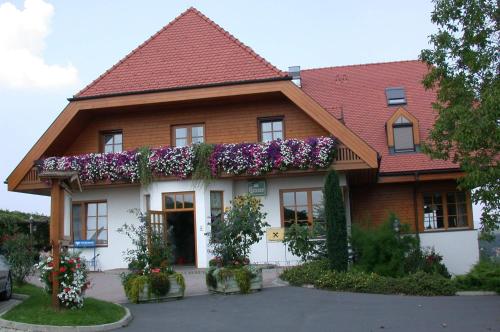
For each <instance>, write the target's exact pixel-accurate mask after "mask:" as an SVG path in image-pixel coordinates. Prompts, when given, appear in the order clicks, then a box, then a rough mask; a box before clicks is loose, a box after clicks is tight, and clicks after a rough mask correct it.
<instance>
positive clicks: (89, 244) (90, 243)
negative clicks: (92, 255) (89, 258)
mask: <svg viewBox="0 0 500 332" xmlns="http://www.w3.org/2000/svg"><path fill="white" fill-rule="evenodd" d="M73 247H75V248H95V241H94V240H75V242H74V243H73Z"/></svg>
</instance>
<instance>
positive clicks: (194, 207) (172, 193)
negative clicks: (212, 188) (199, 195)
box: [161, 191, 196, 224]
mask: <svg viewBox="0 0 500 332" xmlns="http://www.w3.org/2000/svg"><path fill="white" fill-rule="evenodd" d="M186 194H190V195H192V196H193V207H190V208H186V207H184V195H186ZM169 195H174V208H167V205H166V204H165V202H166V201H165V199H166V197H167V196H169ZM177 196H183V197H182V208H177V207H176V205H177V204H176V202H177V198H176V197H177ZM161 204H162V205H161V210H162V211H165V212H167V213H168V212H184V211H195V210H196V195H195V192H194V191H175V192H164V193H162V194H161ZM195 217H196V214H195ZM195 224H196V222H195Z"/></svg>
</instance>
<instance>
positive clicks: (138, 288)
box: [125, 273, 186, 303]
mask: <svg viewBox="0 0 500 332" xmlns="http://www.w3.org/2000/svg"><path fill="white" fill-rule="evenodd" d="M168 281H169V285H170V286H169V288H168V292H167V293H166V294H165V295H156V294H154V293H153V292H152V291H151V289H150V287H152V286H151V279H150V278H149V277H147V276H136V277H132V278H131V279H129V280H128V281H127V282H126V285H125V293H126V294H127V297H128V299H129V301H130V302H132V303H141V302H151V301H154V302H160V301H167V300H172V299H180V298H182V297H184V290H185V288H186V286H185V283H184V277H183V276H182V274H180V273H173V274H170V275H169V276H168Z"/></svg>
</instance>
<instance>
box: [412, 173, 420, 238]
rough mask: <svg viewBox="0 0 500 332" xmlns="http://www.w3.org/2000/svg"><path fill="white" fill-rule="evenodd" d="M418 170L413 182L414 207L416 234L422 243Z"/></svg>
mask: <svg viewBox="0 0 500 332" xmlns="http://www.w3.org/2000/svg"><path fill="white" fill-rule="evenodd" d="M418 181H419V179H418V171H416V172H415V182H414V183H413V209H414V210H415V236H416V238H417V241H418V243H419V245H420V236H419V232H418V204H417V203H418V200H417V193H418Z"/></svg>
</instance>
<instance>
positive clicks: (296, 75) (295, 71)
mask: <svg viewBox="0 0 500 332" xmlns="http://www.w3.org/2000/svg"><path fill="white" fill-rule="evenodd" d="M288 75H289V76H291V77H292V82H293V83H295V84H296V85H297V86H299V87H300V66H291V67H288Z"/></svg>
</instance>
